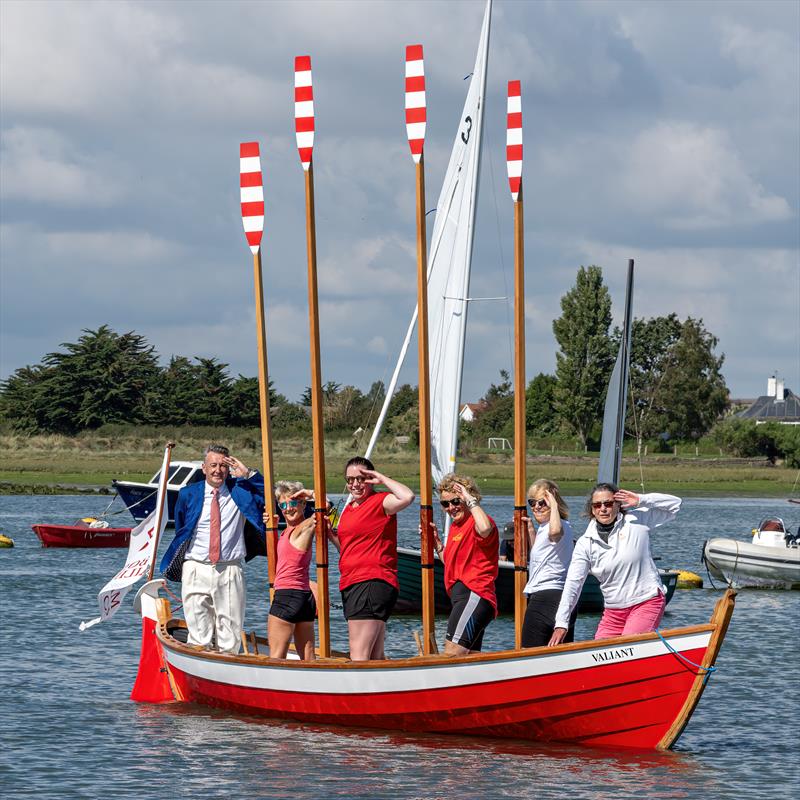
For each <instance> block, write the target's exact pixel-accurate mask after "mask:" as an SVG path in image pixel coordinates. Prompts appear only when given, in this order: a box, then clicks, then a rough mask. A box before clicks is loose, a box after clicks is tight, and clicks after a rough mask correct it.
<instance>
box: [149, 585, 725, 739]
mask: <svg viewBox="0 0 800 800" xmlns="http://www.w3.org/2000/svg"><path fill="white" fill-rule="evenodd" d="M157 583H160V581H154V582H153V584H157ZM151 585H152V584H151ZM734 598H735V592H733V591H730V590H729V591H727V592H726V593H725V595H724V596H723V597H722V598H721V599H720V600H719V601H718V602H717V605H716V608H715V609H714V613H713V615H712V617H711V620H710V621H709V623H708V624H704V625H693V626H690V627H686V628H675V629H672V630H665V631H662V632H661V635H662V636H663V639H662V638H661V637H659V635H658V634H656V633H648V634H640V635H637V636H624V637H617V638H614V639H608V640H604V641H589V642H579V643H575V644H566V645H560V646H558V647H552V648H549V647H542V648H532V649H528V650H508V651H503V652H497V653H478V654H474V655H469V656H464V657H460V658H448V657H445V656H438V655H434V656H419V657H416V658H407V659H399V660H387V661H368V662H352V661H349V660H347V659H346V658H345V657H344V656H339V657H336V656H333V657H331V658H321V659H318V660H317V661H313V662H303V661H296V660H290V661H284V660H279V659H271V658H270V657H269V655H267V654H265V653H266V652H267V650H268V645H267V643H266V641H265V640H263V639H256V640H254V641H255V642H256V648H257V649H259V650H261V651H262V652H259V653H255V652H251V653H247V654H242V655H236V656H233V655H227V654H222V653H216V652H210V651H207V650H203V649H201V648H199V647H197V646H194V645H187V644H184V643H182V642H181V641H180V640H179V638H184V637H183V636H182V635H181V634H182V633H183V631H184V629H185V623H184V622H183V621H182V620H179V619H173V618H171V615H170V613H169V604H168V602H167V601H166V600H164V599H158V600H155V602H153V600H154V598H152V596H151V597H149V598H148V600H149V601H150V602H149V603H144V602H143V604H142V608H143V611H145V609H146V608H147V609H150V610H157V614H158V616H159V618H160V622H158V623H157V624H155V634H156V640H157V650H158V651H159V655H160V657H159V658H157V659H151V660H150V667H149V669H150V670H152V671H153V672H152V674H151V675H150V677H149V679H148V678H147V676H143V675H142V672H141V670H140V678H144V679H146V680H152V681H153V683H157V682H158V681H159V680H160V677H159V675H158V674H156V673H158V670H159V668H160V667H161V666H162V665H163V666H165V667H166V670H167V673H166V675H167V677H168V678H169V684H170V694H171V696H172V699H174V700H176V701H179V702H186V703H199V704H201V705H207V706H213V707H215V708H225V709H229V710H232V711H237V712H244V713H248V714H257V715H261V716H264V717H269V718H271V719H287V720H297V721H301V722H317V723H326V724H335V725H345V726H355V727H361V728H378V729H383V730H397V731H413V732H417V733H423V732H424V733H434V732H435V733H448V734H466V735H474V736H482V737H502V738H509V739H523V740H536V741H554V742H572V743H576V744H583V745H593V746H613V747H632V748H646V749H652V748H656V749H660V750H665V749H668V748H670V747H672V745H673V744H674V743H675V741H676V740H677V738H678V737H679V736H680V734H681V732H682V731H683V729H684V728H685V726H686V724H687V723H688V721H689V718H690V717H691V715H692V712H693V711H694V709H695V707H696V706H697V703H698V701H699V700H700V696H701V695H702V693H703V690H704V688H705V685H706V682H707V679H708V674H709V672H710V670H711V668H712V667H713V665H714V662H715V660H716V658H717V654H718V653H719V649H720V646H721V645H722V641H723V638H724V636H725V632H726V630H727V627H728V623H729V621H730V618H731V615H732V613H733V607H734ZM145 615H146V616H147V614H145ZM176 635H177V637H179V638H176ZM252 641H253V640H251V642H252ZM256 648H254V647H253V646H252V644H251V647H250V649H251V650H253V649H256ZM161 674H162V675H163V673H161ZM163 699H167V700H168V699H170V697H168V696H165V697H164V698H163Z"/></svg>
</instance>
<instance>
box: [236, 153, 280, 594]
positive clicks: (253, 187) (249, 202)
mask: <svg viewBox="0 0 800 800" xmlns="http://www.w3.org/2000/svg"><path fill="white" fill-rule="evenodd" d="M239 186H240V193H241V203H242V224H243V226H244V232H245V237H246V238H247V243H248V244H249V245H250V250H251V251H252V253H253V291H254V295H255V305H256V339H257V342H258V400H259V411H260V415H261V455H262V464H263V475H264V511H265V512H266V514H267V522H266V531H265V535H266V539H267V576H268V579H269V596H270V600H271V599H272V596H273V595H274V593H275V589H274V588H273V587H274V584H275V568H276V563H277V542H278V516H277V513H276V510H275V491H274V480H275V476H274V473H273V465H272V421H271V415H270V410H269V368H268V366H267V325H266V320H265V318H264V284H263V281H262V277H261V237H262V235H263V232H264V180H263V176H262V172H261V153H260V150H259V145H258V142H243V143H242V144H240V145H239Z"/></svg>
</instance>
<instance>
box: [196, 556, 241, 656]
mask: <svg viewBox="0 0 800 800" xmlns="http://www.w3.org/2000/svg"><path fill="white" fill-rule="evenodd" d="M181 581H182V584H181V600H183V614H184V617H185V618H186V626H187V627H188V629H189V639H188V641H189V644H199V645H202V646H203V647H212V646H213V645H214V642H216V648H217V650H220V651H221V652H223V653H238V652H239V648H240V647H241V644H242V640H241V633H242V627H243V625H244V606H245V600H246V593H245V585H244V571H243V570H242V566H241V564H240V562H238V561H220V562H218V563H216V564H202V563H201V562H199V561H191V560H187V561H184V562H183V575H182V578H181Z"/></svg>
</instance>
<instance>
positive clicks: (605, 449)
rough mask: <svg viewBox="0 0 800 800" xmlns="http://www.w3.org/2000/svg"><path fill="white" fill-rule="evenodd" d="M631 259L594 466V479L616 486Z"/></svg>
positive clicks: (624, 393)
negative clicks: (595, 476)
mask: <svg viewBox="0 0 800 800" xmlns="http://www.w3.org/2000/svg"><path fill="white" fill-rule="evenodd" d="M632 312H633V259H632V258H629V259H628V277H627V281H626V283H625V314H624V317H623V322H622V339H621V341H620V343H619V352H618V353H617V360H616V362H615V364H614V369H613V371H612V372H611V379H610V380H609V382H608V393H607V394H606V404H605V409H604V412H603V434H602V438H601V440H600V459H599V462H598V465H597V482H598V483H603V482H605V483H613V484H614V485H615V486H619V474H620V468H621V465H622V444H623V440H624V438H625V413H626V411H627V402H628V372H629V369H630V361H631V356H630V352H631V331H632V328H633V313H632Z"/></svg>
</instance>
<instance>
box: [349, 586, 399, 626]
mask: <svg viewBox="0 0 800 800" xmlns="http://www.w3.org/2000/svg"><path fill="white" fill-rule="evenodd" d="M396 602H397V589H395V587H394V586H392V584H391V583H387V582H386V581H382V580H380V579H379V578H376V579H375V580H371V581H361V582H360V583H354V584H353V585H352V586H348V587H347V588H346V589H343V590H342V605H343V606H344V618H345V619H347V620H350V619H379V620H380V621H381V622H386V620H387V619H389V617H390V616H391V614H392V610H393V609H394V605H395V603H396Z"/></svg>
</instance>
